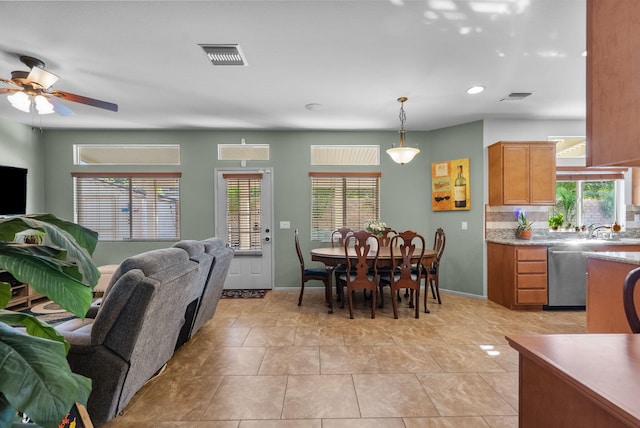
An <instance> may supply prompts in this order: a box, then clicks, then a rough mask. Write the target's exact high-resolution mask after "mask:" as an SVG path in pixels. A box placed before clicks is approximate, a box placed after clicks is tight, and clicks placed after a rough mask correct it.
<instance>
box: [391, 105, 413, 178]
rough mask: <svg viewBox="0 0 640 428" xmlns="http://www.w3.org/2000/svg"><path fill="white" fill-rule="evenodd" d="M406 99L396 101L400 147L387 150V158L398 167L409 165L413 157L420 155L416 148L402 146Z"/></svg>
mask: <svg viewBox="0 0 640 428" xmlns="http://www.w3.org/2000/svg"><path fill="white" fill-rule="evenodd" d="M407 99H408V98H407V97H400V98H398V101H399V102H400V116H399V117H400V145H399V146H398V147H396V146H395V144H394V145H393V146H392V147H391V148H390V149H388V150H387V153H388V154H389V156H391V159H393V161H394V162H395V163H399V164H400V165H404V164H405V163H409V162H411V161H412V160H413V158H414V157H415V155H417V154H418V153H420V149H418V148H416V147H407V146H405V145H404V134H405V133H406V131H405V130H404V122H405V121H406V120H407V115H406V114H405V112H404V102H405V101H407Z"/></svg>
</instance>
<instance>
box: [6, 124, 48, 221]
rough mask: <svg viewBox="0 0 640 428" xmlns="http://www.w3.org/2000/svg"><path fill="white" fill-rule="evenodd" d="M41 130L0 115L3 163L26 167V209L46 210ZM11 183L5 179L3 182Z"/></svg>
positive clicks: (34, 210) (32, 211)
mask: <svg viewBox="0 0 640 428" xmlns="http://www.w3.org/2000/svg"><path fill="white" fill-rule="evenodd" d="M42 135H43V134H42V133H41V132H40V131H39V130H32V129H31V127H28V126H24V125H20V124H17V123H13V122H9V121H6V120H4V119H0V165H7V166H15V167H20V168H27V169H28V173H27V212H29V213H38V212H44V210H45V197H44V196H45V195H44V170H45V162H44V151H43V150H42V147H43V145H42ZM10 184H11V183H2V186H7V185H10Z"/></svg>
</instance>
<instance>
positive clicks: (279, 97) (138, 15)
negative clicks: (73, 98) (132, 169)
mask: <svg viewBox="0 0 640 428" xmlns="http://www.w3.org/2000/svg"><path fill="white" fill-rule="evenodd" d="M585 16H586V0H473V1H472V0H421V1H409V0H355V1H330V0H297V1H275V0H262V1H246V0H234V1H146V2H144V1H84V2H83V1H43V2H35V1H0V28H1V29H2V30H1V32H2V37H1V38H0V77H4V78H6V79H9V78H10V74H11V71H12V70H27V67H26V66H24V65H23V64H22V63H21V62H20V61H19V59H18V57H19V56H20V55H30V56H34V57H37V58H40V59H42V60H43V61H44V62H45V63H46V67H45V68H46V69H47V70H48V71H50V72H52V73H55V74H57V75H58V76H59V77H60V80H59V81H58V82H57V83H56V84H55V85H54V87H53V89H58V90H62V91H68V92H72V93H76V94H80V95H85V96H88V97H92V98H98V99H101V100H106V101H110V102H114V103H117V104H118V105H119V111H118V112H117V113H114V112H111V111H107V110H102V109H98V108H93V107H88V106H85V105H82V104H77V103H71V102H67V103H66V105H67V106H68V107H70V108H71V109H72V110H73V111H74V112H75V114H74V115H73V116H69V117H62V116H59V115H57V114H51V115H43V116H38V115H37V114H36V115H33V114H30V113H24V112H20V111H18V110H16V109H14V108H12V107H11V106H10V104H9V102H8V101H7V100H6V99H5V98H6V96H4V95H2V96H0V117H2V118H5V119H8V120H11V121H15V122H20V123H24V124H27V125H32V126H36V127H42V128H44V129H48V128H68V129H80V128H86V129H104V128H116V129H281V130H285V129H313V130H397V129H399V126H400V122H399V119H398V112H399V108H400V104H399V103H398V102H397V101H396V99H397V98H398V97H400V96H406V97H408V98H409V100H408V101H407V102H406V103H405V111H406V116H407V120H406V128H407V130H408V131H411V130H430V129H437V128H441V127H446V126H451V125H456V124H461V123H466V122H470V121H475V120H480V119H489V118H514V119H515V118H518V119H527V118H539V119H584V117H585V110H586V109H585V81H586V79H585V70H586V64H585V61H586V59H585V57H584V56H582V54H583V52H584V50H585V49H586V44H585V26H586V24H585V22H586V18H585ZM213 43H237V44H239V45H240V47H241V49H242V51H243V53H244V55H245V56H246V59H247V61H248V64H249V65H248V66H247V67H229V66H227V67H214V66H213V65H211V63H210V62H209V60H208V58H207V57H206V55H205V54H204V52H203V51H202V49H201V48H200V47H199V44H213ZM473 85H484V86H486V88H487V89H486V91H485V92H483V93H482V94H479V95H474V96H471V95H468V94H466V93H465V90H466V89H467V88H468V87H470V86H473ZM0 86H2V87H6V86H7V85H5V84H3V83H0ZM511 92H533V95H531V96H530V97H528V98H526V99H524V100H523V101H502V102H501V101H500V100H501V99H502V98H504V97H505V96H507V95H508V94H509V93H511ZM308 103H319V104H321V105H322V108H321V109H318V110H313V111H310V110H307V109H305V107H304V106H305V105H306V104H308Z"/></svg>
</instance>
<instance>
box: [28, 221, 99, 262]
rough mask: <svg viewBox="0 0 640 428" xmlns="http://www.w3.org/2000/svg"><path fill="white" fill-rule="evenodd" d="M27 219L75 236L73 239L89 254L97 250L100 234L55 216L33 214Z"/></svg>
mask: <svg viewBox="0 0 640 428" xmlns="http://www.w3.org/2000/svg"><path fill="white" fill-rule="evenodd" d="M27 217H29V218H34V219H36V220H39V221H42V222H45V223H50V224H53V225H55V226H58V227H59V228H60V229H62V230H64V231H65V232H67V233H68V234H70V235H71V236H73V239H75V241H76V242H77V243H78V245H80V246H81V247H82V248H84V249H85V250H87V251H88V252H89V254H93V252H94V251H95V249H96V245H97V244H98V232H95V231H93V230H91V229H87V228H86V227H84V226H80V225H79V224H77V223H73V222H70V221H67V220H63V219H61V218H58V217H56V216H54V215H53V214H32V215H29V216H27Z"/></svg>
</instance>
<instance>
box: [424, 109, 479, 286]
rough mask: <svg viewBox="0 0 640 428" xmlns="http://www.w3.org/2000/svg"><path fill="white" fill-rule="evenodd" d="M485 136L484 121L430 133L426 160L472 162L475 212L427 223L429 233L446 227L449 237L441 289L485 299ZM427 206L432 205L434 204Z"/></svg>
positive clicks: (446, 214)
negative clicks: (467, 159)
mask: <svg viewBox="0 0 640 428" xmlns="http://www.w3.org/2000/svg"><path fill="white" fill-rule="evenodd" d="M482 134H483V123H482V122H481V121H478V122H472V123H467V124H464V125H458V126H453V127H450V128H442V129H438V130H435V131H431V132H429V133H428V138H427V144H426V156H425V157H426V158H427V159H428V161H429V162H430V163H434V162H443V161H447V160H450V159H462V158H469V171H468V172H466V173H465V176H466V177H467V187H468V191H469V192H470V199H471V209H470V210H465V211H429V212H428V216H427V222H428V224H429V228H428V229H429V230H436V229H437V228H439V227H442V228H443V229H444V231H445V234H446V245H445V251H444V255H443V258H442V265H441V268H440V286H441V288H443V289H448V290H455V291H458V292H462V293H468V294H476V295H483V280H482V278H483V276H482V270H483V268H482V266H483V250H484V196H483V186H482V182H483V176H484V175H485V172H484V166H483V150H484V148H483V146H482ZM427 190H429V189H427ZM427 202H428V203H429V204H430V200H429V201H427ZM462 222H466V223H467V230H462ZM431 239H433V238H431ZM431 242H433V241H431Z"/></svg>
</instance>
